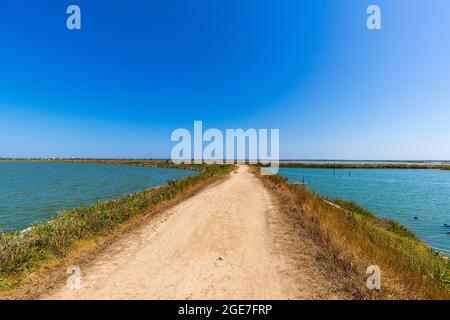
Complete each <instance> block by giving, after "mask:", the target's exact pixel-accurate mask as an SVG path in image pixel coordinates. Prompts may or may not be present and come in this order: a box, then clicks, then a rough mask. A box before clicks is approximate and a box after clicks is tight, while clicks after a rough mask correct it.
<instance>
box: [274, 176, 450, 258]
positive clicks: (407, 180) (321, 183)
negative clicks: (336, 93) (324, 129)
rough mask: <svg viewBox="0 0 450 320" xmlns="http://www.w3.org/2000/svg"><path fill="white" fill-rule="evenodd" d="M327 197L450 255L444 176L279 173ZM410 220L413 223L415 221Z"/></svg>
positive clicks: (449, 191) (448, 183) (448, 184)
mask: <svg viewBox="0 0 450 320" xmlns="http://www.w3.org/2000/svg"><path fill="white" fill-rule="evenodd" d="M349 172H350V175H349ZM279 173H280V174H281V175H283V176H285V177H287V178H288V179H289V180H291V181H297V182H302V180H303V176H304V179H305V182H306V183H307V186H308V187H309V188H311V189H313V190H315V191H317V192H319V193H320V194H322V195H325V196H327V197H330V198H343V199H347V200H351V201H354V202H356V203H358V204H360V205H361V206H363V207H366V208H368V209H369V210H370V211H372V212H374V213H376V214H378V215H379V216H382V217H387V218H391V219H395V220H397V221H399V222H400V223H401V224H403V225H404V226H406V227H408V228H409V229H410V230H411V231H413V232H414V233H415V234H416V235H417V236H418V237H420V238H421V239H422V240H424V241H425V242H427V243H428V244H429V245H430V246H431V247H433V248H434V249H436V250H439V251H441V252H443V253H445V254H447V255H449V254H450V234H448V232H450V228H449V227H445V226H444V224H448V225H450V171H445V170H408V169H351V170H349V169H339V170H336V173H335V174H334V173H333V169H309V168H307V169H303V168H281V169H280V171H279ZM414 217H417V218H418V219H417V220H415V219H414Z"/></svg>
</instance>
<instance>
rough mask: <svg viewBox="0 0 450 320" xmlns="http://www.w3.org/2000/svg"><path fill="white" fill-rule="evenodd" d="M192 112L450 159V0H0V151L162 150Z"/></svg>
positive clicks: (323, 142) (292, 141)
mask: <svg viewBox="0 0 450 320" xmlns="http://www.w3.org/2000/svg"><path fill="white" fill-rule="evenodd" d="M70 4H77V5H79V6H80V8H81V12H82V30H77V31H69V30H68V29H67V28H66V18H67V14H66V8H67V6H68V5H70ZM370 4H378V5H380V7H381V10H382V30H379V31H369V30H368V29H367V28H366V18H367V14H366V8H367V7H368V5H370ZM194 120H202V121H203V123H204V127H206V128H212V127H215V128H220V129H225V128H279V129H280V138H281V141H280V149H281V150H280V151H281V157H282V158H316V159H318V158H327V159H329V158H334V159H450V1H448V0H414V1H411V0H389V1H382V0H371V1H365V0H351V1H350V0H328V1H326V0H307V1H301V0H277V1H275V0H272V1H268V0H245V1H244V0H226V1H225V0H221V1H211V0H195V1H186V0H170V1H156V0H154V1H151V0H140V1H138V0H127V1H125V0H120V1H117V0H116V1H99V0H95V1H94V0H70V1H66V0H54V1H51V0H39V1H35V0H0V157H39V156H58V157H71V156H73V157H138V158H142V157H146V158H147V157H163V158H164V157H169V155H170V150H171V148H172V146H173V143H171V142H170V134H171V132H172V130H174V129H176V128H180V127H184V128H192V126H193V121H194Z"/></svg>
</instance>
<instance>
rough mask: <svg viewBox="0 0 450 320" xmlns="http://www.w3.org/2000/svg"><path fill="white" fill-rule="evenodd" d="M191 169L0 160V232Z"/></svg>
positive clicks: (164, 180) (48, 217) (172, 176)
mask: <svg viewBox="0 0 450 320" xmlns="http://www.w3.org/2000/svg"><path fill="white" fill-rule="evenodd" d="M193 173H195V171H192V170H181V169H166V168H153V167H132V166H125V165H101V164H75V163H44V162H3V163H0V230H1V231H10V230H20V229H24V228H26V227H28V226H29V225H30V224H32V223H34V222H41V221H45V220H48V219H51V218H52V217H54V216H55V215H57V214H58V213H59V212H60V211H61V210H67V209H71V208H74V207H84V206H89V205H93V204H95V203H97V202H99V201H105V200H109V199H113V198H117V197H120V196H123V195H125V194H129V193H133V192H136V191H139V190H143V189H146V188H149V187H153V186H157V185H160V184H163V183H165V182H166V181H167V180H175V179H178V178H181V177H184V176H188V175H191V174H193Z"/></svg>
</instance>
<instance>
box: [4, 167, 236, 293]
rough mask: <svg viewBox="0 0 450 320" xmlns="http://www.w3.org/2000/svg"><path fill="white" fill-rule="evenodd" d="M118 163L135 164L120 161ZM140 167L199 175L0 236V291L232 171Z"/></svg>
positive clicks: (66, 213)
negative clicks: (87, 242) (76, 247)
mask: <svg viewBox="0 0 450 320" xmlns="http://www.w3.org/2000/svg"><path fill="white" fill-rule="evenodd" d="M92 162H95V163H99V162H96V161H92ZM104 163H105V162H104ZM108 163H110V164H111V163H114V164H117V163H119V162H116V161H111V162H108ZM120 164H125V165H136V164H138V163H137V162H124V161H122V162H120ZM139 165H158V166H162V165H165V166H167V167H176V168H188V169H194V170H198V171H199V173H196V174H194V175H191V176H188V177H184V178H181V179H178V180H174V181H169V182H168V183H166V184H164V185H162V186H159V187H156V188H151V189H147V190H144V191H140V192H136V193H134V194H130V195H126V196H124V197H121V198H119V199H114V200H110V201H106V202H102V203H98V204H96V205H94V206H91V207H86V208H74V209H72V210H68V211H66V212H64V213H63V214H61V215H59V216H57V217H56V218H55V219H53V220H50V221H47V222H43V223H39V224H36V225H33V226H32V228H30V229H29V230H28V231H26V232H22V233H21V232H19V231H16V232H7V233H0V291H1V290H2V289H3V290H6V289H9V288H11V287H12V286H15V285H16V284H17V278H18V276H20V275H21V274H23V273H26V272H30V271H33V270H35V269H36V268H37V267H38V266H39V265H40V264H41V263H42V262H44V261H47V260H49V259H54V258H62V257H65V256H66V255H67V254H68V253H69V252H70V250H71V249H72V248H73V246H74V244H75V243H76V242H77V241H80V240H89V239H94V238H97V237H99V236H103V235H107V234H110V233H112V232H113V231H114V230H115V229H116V228H117V227H118V226H119V225H121V224H123V223H125V222H126V221H128V220H129V219H130V218H131V217H133V216H137V215H140V214H145V213H146V212H148V211H149V210H151V209H153V208H155V207H156V206H157V205H158V204H160V203H162V202H164V201H166V200H170V199H173V198H175V197H176V196H177V195H178V194H180V193H182V192H184V191H186V190H188V189H189V188H190V187H192V186H194V185H196V184H198V183H200V182H202V181H205V180H207V179H209V178H212V177H214V176H218V175H223V174H226V173H228V172H229V170H230V169H231V167H230V166H220V165H180V166H176V165H171V164H168V163H163V164H161V163H155V162H140V163H139Z"/></svg>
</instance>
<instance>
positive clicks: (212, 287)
mask: <svg viewBox="0 0 450 320" xmlns="http://www.w3.org/2000/svg"><path fill="white" fill-rule="evenodd" d="M277 216H278V213H277V210H276V207H275V206H274V203H273V202H272V199H271V196H270V193H269V192H268V191H267V190H266V189H265V187H264V186H263V185H262V184H261V182H260V181H259V180H258V179H257V178H256V177H255V176H253V175H252V174H251V173H250V172H248V168H247V167H245V166H241V167H239V170H238V173H233V174H231V177H230V178H229V179H227V180H225V181H224V182H222V183H220V184H218V185H214V186H211V187H209V188H207V189H205V190H203V191H202V192H200V193H199V194H197V195H195V196H193V197H192V198H190V199H188V200H186V201H184V202H182V203H181V204H179V205H177V206H175V207H173V208H172V209H170V210H168V211H167V212H165V213H162V214H160V215H158V216H156V217H155V218H153V219H152V220H150V221H149V222H148V223H146V224H145V225H144V226H142V227H140V228H139V229H138V230H136V231H135V232H132V233H130V234H129V235H127V236H125V237H124V238H123V239H120V240H118V241H117V242H115V243H113V244H111V246H110V248H109V249H107V250H106V251H105V252H104V253H103V254H102V255H100V256H99V257H98V259H97V260H96V262H95V264H93V265H92V266H89V267H88V268H87V269H85V270H84V269H83V270H82V278H81V281H82V286H83V288H82V289H81V290H73V289H72V290H69V289H67V288H66V286H64V287H62V288H59V289H57V290H55V291H54V292H50V293H49V294H48V295H46V296H44V297H43V298H44V299H290V298H317V297H320V293H317V292H310V291H311V288H314V285H313V286H310V285H309V284H308V283H311V282H315V284H316V287H317V288H320V289H319V290H323V286H322V284H320V285H317V282H318V281H319V280H317V279H320V275H316V274H314V272H316V271H312V270H308V271H305V272H302V270H298V266H297V267H296V266H294V265H295V263H290V260H292V259H290V258H289V257H286V256H285V255H286V254H285V253H286V252H287V250H282V248H281V247H282V246H283V243H281V242H282V241H281V242H280V239H282V238H283V232H285V231H283V230H284V228H283V226H282V221H281V220H279V219H278V218H277ZM283 252H284V253H283ZM305 281H306V282H305ZM320 282H322V281H320ZM302 284H303V285H302ZM305 284H306V285H305Z"/></svg>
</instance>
